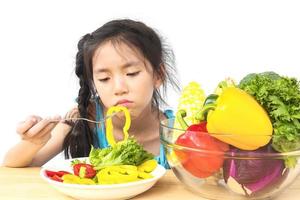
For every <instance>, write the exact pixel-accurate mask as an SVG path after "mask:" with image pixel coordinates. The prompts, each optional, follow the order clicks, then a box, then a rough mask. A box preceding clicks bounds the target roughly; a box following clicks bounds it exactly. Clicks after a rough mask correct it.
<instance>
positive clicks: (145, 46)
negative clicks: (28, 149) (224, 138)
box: [63, 19, 179, 158]
mask: <svg viewBox="0 0 300 200" xmlns="http://www.w3.org/2000/svg"><path fill="white" fill-rule="evenodd" d="M107 41H111V42H112V44H119V43H125V44H126V45H128V46H129V47H130V48H132V49H134V50H138V51H139V52H140V53H141V54H142V55H143V56H144V58H146V59H147V60H148V61H149V62H150V63H151V65H152V68H153V72H154V74H155V75H157V76H158V78H160V79H161V80H162V85H163V90H162V94H161V93H160V91H159V90H157V89H156V90H155V91H154V93H153V98H152V107H155V108H157V109H159V106H160V103H163V104H166V102H165V101H164V99H163V96H165V95H166V91H167V87H168V86H167V85H168V84H170V85H171V86H173V88H175V89H179V86H178V82H177V79H176V76H175V74H176V69H175V67H174V65H175V62H174V54H173V51H172V50H170V49H169V48H167V46H166V45H165V46H163V43H162V41H161V39H160V37H159V36H158V35H157V33H156V32H155V31H154V30H153V29H152V28H150V27H148V26H146V25H145V24H144V23H142V22H138V21H133V20H129V19H121V20H113V21H110V22H108V23H106V24H104V25H103V26H102V27H100V28H99V29H97V30H95V31H94V32H92V33H91V34H86V35H84V36H83V37H82V38H81V40H80V41H79V42H78V52H77V55H76V69H75V73H76V75H77V76H78V78H79V85H80V89H79V93H78V98H77V102H78V110H79V114H80V116H81V117H88V114H89V113H88V106H89V105H90V104H92V103H93V99H95V92H94V88H93V76H92V58H93V55H94V52H95V51H96V49H97V48H98V47H99V46H100V45H101V44H103V43H104V42H107ZM97 100H100V99H97ZM95 142H96V143H97V139H96V134H95V133H94V131H93V130H91V128H90V127H89V125H88V123H87V122H86V121H82V120H80V121H77V122H76V123H75V124H74V126H73V128H72V130H71V131H70V132H69V133H68V135H67V136H66V138H65V140H64V144H63V148H64V150H65V153H64V154H65V157H66V158H69V156H70V155H71V157H83V156H88V154H89V152H90V149H91V146H92V145H94V143H95Z"/></svg>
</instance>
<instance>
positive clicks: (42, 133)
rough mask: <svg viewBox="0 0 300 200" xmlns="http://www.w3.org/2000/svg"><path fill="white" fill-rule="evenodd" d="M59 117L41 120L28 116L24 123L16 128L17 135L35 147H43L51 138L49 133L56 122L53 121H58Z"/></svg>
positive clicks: (37, 117)
mask: <svg viewBox="0 0 300 200" xmlns="http://www.w3.org/2000/svg"><path fill="white" fill-rule="evenodd" d="M60 119H61V117H60V116H55V117H53V118H50V117H47V118H44V119H42V118H41V117H39V116H30V117H28V118H27V119H26V120H25V121H23V122H21V123H19V124H18V126H17V133H18V134H19V135H20V136H21V138H22V140H26V141H28V142H31V143H33V144H36V145H44V144H46V143H47V142H48V140H49V139H50V138H51V131H52V129H53V128H54V127H55V126H56V124H57V123H58V122H53V120H60Z"/></svg>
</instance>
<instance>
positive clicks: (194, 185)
mask: <svg viewBox="0 0 300 200" xmlns="http://www.w3.org/2000/svg"><path fill="white" fill-rule="evenodd" d="M173 124H174V119H167V120H163V121H161V123H160V140H161V143H162V145H163V147H164V151H165V153H166V156H167V160H168V162H169V165H170V167H171V169H172V171H173V173H174V174H175V175H176V177H177V178H178V179H179V180H180V181H181V182H182V183H183V184H184V185H185V186H187V188H188V189H191V190H192V191H194V192H196V193H197V194H199V196H201V197H205V198H208V199H217V200H219V199H220V200H227V199H228V200H236V199H255V200H258V199H270V198H274V197H275V196H277V195H278V194H279V193H281V192H282V191H283V190H284V189H285V188H287V187H288V186H289V185H290V184H291V183H293V181H294V180H295V179H296V177H297V176H298V175H299V172H300V158H299V157H300V149H299V150H298V151H293V152H287V153H278V152H276V151H274V150H273V149H272V147H271V145H266V146H265V147H262V148H260V150H255V151H245V150H239V149H236V148H234V147H232V146H229V147H230V149H229V150H227V151H215V150H214V151H212V150H207V149H204V148H203V149H201V148H199V147H197V148H193V147H187V145H178V144H176V140H177V138H178V137H179V136H180V135H181V134H184V133H185V132H186V131H185V130H181V129H177V128H173ZM197 134H204V135H205V134H207V133H205V132H197ZM209 135H210V136H213V134H209ZM228 136H229V135H228ZM205 137H206V136H205ZM205 137H204V139H205ZM230 137H233V136H232V135H231V136H230ZM198 142H199V141H198ZM200 142H201V139H200ZM287 161H293V162H294V165H293V167H286V164H285V163H286V162H287ZM216 165H220V168H218V169H217V170H216V169H214V170H211V168H213V167H212V166H216ZM203 170H204V171H205V170H207V171H209V172H207V173H206V172H203ZM205 173H206V174H205Z"/></svg>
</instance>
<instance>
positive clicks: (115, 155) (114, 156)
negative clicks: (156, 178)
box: [89, 138, 154, 169]
mask: <svg viewBox="0 0 300 200" xmlns="http://www.w3.org/2000/svg"><path fill="white" fill-rule="evenodd" d="M89 158H90V162H91V164H92V165H93V166H95V169H101V168H103V167H106V166H114V165H135V166H138V165H140V164H142V163H143V162H145V161H147V160H151V159H153V158H154V155H153V154H151V153H148V152H147V151H146V150H144V149H143V147H142V146H141V145H139V144H138V143H137V142H136V140H135V139H133V138H129V139H128V140H126V141H121V142H118V143H117V144H116V145H115V146H114V147H108V148H104V149H95V148H93V147H92V149H91V151H90V154H89Z"/></svg>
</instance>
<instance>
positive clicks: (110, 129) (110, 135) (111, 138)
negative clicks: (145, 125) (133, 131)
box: [106, 105, 131, 146]
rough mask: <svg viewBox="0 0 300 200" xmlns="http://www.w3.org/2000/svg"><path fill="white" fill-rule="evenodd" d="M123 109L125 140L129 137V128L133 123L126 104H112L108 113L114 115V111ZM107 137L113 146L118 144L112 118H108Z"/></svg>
mask: <svg viewBox="0 0 300 200" xmlns="http://www.w3.org/2000/svg"><path fill="white" fill-rule="evenodd" d="M120 111H123V112H124V115H125V124H124V127H123V133H124V140H127V139H128V130H129V128H130V124H131V118H130V113H129V110H128V109H127V108H126V107H125V106H119V105H118V106H112V107H110V108H109V109H108V111H107V113H106V115H107V116H109V115H112V114H113V113H116V112H120ZM106 138H107V141H108V144H109V145H111V146H115V145H116V141H115V138H114V135H113V124H112V118H108V119H107V121H106Z"/></svg>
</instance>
